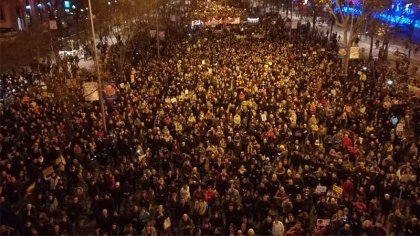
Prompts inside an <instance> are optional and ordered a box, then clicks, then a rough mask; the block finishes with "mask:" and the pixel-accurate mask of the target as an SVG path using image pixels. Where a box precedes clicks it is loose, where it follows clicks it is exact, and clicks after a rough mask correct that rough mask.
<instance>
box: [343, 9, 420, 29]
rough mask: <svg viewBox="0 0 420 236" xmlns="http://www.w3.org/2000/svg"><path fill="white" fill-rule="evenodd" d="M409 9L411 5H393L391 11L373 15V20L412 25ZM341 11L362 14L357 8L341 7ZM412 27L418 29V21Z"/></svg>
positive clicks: (419, 25) (412, 14)
mask: <svg viewBox="0 0 420 236" xmlns="http://www.w3.org/2000/svg"><path fill="white" fill-rule="evenodd" d="M411 8H412V4H406V5H405V6H401V5H400V4H395V5H393V6H392V8H391V9H388V10H385V11H383V12H381V13H377V14H375V18H376V19H380V20H382V21H384V22H390V23H391V24H398V25H408V24H411V23H413V20H414V17H415V16H414V11H413V10H412V9H411ZM341 10H342V11H343V12H345V13H348V14H354V15H361V14H362V10H361V9H360V8H358V7H346V6H343V7H342V9H341ZM336 11H338V9H336ZM414 27H415V28H419V29H420V20H417V21H416V22H415V23H414Z"/></svg>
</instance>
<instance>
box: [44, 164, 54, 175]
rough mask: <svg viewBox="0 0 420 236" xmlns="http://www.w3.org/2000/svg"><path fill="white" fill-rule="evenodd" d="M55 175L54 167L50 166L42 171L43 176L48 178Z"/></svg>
mask: <svg viewBox="0 0 420 236" xmlns="http://www.w3.org/2000/svg"><path fill="white" fill-rule="evenodd" d="M52 173H54V168H53V167H52V166H48V167H47V168H45V169H43V170H42V174H43V175H44V176H45V177H47V176H50V175H51V174H52Z"/></svg>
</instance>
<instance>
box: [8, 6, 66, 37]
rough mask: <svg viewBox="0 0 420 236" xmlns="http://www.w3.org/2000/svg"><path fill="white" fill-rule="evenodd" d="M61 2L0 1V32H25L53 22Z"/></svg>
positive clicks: (60, 7)
mask: <svg viewBox="0 0 420 236" xmlns="http://www.w3.org/2000/svg"><path fill="white" fill-rule="evenodd" d="M62 6H63V4H62V0H0V31H2V32H9V31H15V32H16V31H25V30H29V29H30V27H31V26H33V25H37V24H45V25H46V26H48V24H49V23H50V20H55V19H56V18H57V17H56V16H57V14H58V11H59V10H61V9H63V8H62Z"/></svg>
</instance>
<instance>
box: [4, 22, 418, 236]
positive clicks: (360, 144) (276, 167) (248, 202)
mask: <svg viewBox="0 0 420 236" xmlns="http://www.w3.org/2000/svg"><path fill="white" fill-rule="evenodd" d="M285 27H286V24H285V21H284V20H283V19H281V18H276V19H267V20H265V21H261V22H260V23H259V24H258V25H254V26H244V25H238V26H230V27H229V28H224V29H223V30H222V32H219V30H217V31H216V30H212V29H208V28H204V29H201V30H199V31H198V32H195V33H194V34H190V35H187V34H185V37H182V38H179V37H177V38H176V39H174V38H171V37H167V39H166V42H162V50H161V51H162V53H161V57H160V58H156V56H155V50H156V48H155V46H154V45H155V43H154V42H153V40H152V41H150V42H148V41H147V40H141V39H140V40H141V42H136V43H135V44H133V45H134V48H131V49H130V50H129V52H128V53H127V54H128V55H127V57H128V58H129V60H127V62H126V65H125V70H124V71H122V72H121V71H120V72H119V71H117V70H116V69H115V68H119V67H118V66H117V65H116V63H118V61H117V60H113V59H112V58H113V56H112V52H113V50H117V49H116V48H118V47H119V46H107V45H103V47H105V48H103V50H102V49H101V51H103V52H108V53H110V54H111V56H110V58H108V57H106V56H103V58H108V59H107V61H106V63H104V64H106V68H109V73H110V74H111V75H113V79H114V80H115V82H116V84H117V85H118V96H117V98H116V99H115V100H110V101H105V110H106V117H102V115H101V112H100V111H101V109H100V104H99V102H86V101H84V96H83V91H82V89H72V90H71V93H72V96H71V97H68V98H67V97H66V98H62V99H58V96H59V95H56V96H55V97H50V96H41V94H40V91H41V90H37V89H33V88H32V87H33V84H40V83H41V82H40V81H42V79H43V78H49V79H51V78H54V74H53V73H51V74H48V75H47V74H42V75H35V74H34V73H7V74H3V75H2V79H1V93H2V94H13V97H14V99H13V102H8V103H4V104H2V106H0V156H1V162H0V170H1V183H0V222H1V228H0V233H1V235H3V234H4V235H7V234H10V235H151V236H153V235H238V236H239V235H249V236H251V235H275V236H282V235H296V236H297V235H419V234H420V223H419V221H418V219H419V217H420V189H419V182H418V179H417V176H416V174H417V173H420V162H419V151H418V145H419V143H418V136H417V135H416V134H415V133H414V131H413V130H414V127H415V125H417V124H416V122H418V120H417V121H416V120H415V119H414V118H413V117H414V112H415V106H416V105H418V100H417V99H416V98H414V97H411V96H410V95H409V94H408V93H407V92H406V90H407V88H406V83H405V82H406V81H407V72H406V71H405V70H401V69H399V68H391V67H389V66H388V64H382V63H379V62H377V61H372V62H363V61H358V62H352V63H351V65H350V69H349V73H348V75H347V76H342V74H341V71H342V69H341V59H340V58H338V56H337V51H338V45H337V37H335V36H336V35H333V37H328V38H327V37H326V35H325V34H324V33H323V32H318V31H316V30H312V29H311V28H310V27H308V25H305V24H301V25H299V27H298V29H296V30H293V31H290V30H288V29H286V28H285ZM146 35H147V34H146ZM329 38H330V39H329ZM120 46H121V45H120ZM139 49H141V50H139ZM138 52H140V54H139V53H138ZM116 54H118V53H116ZM118 55H119V54H118ZM118 55H117V56H118ZM106 68H104V69H106ZM104 118H105V120H106V125H107V129H106V130H105V129H104V127H103V125H102V124H103V122H102V119H104ZM92 222H93V227H90V228H89V223H92Z"/></svg>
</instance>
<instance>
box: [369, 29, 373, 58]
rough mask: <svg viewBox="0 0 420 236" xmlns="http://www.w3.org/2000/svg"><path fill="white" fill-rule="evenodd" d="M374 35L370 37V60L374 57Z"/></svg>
mask: <svg viewBox="0 0 420 236" xmlns="http://www.w3.org/2000/svg"><path fill="white" fill-rule="evenodd" d="M372 54H373V35H370V48H369V59H372V57H373V55H372Z"/></svg>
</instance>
